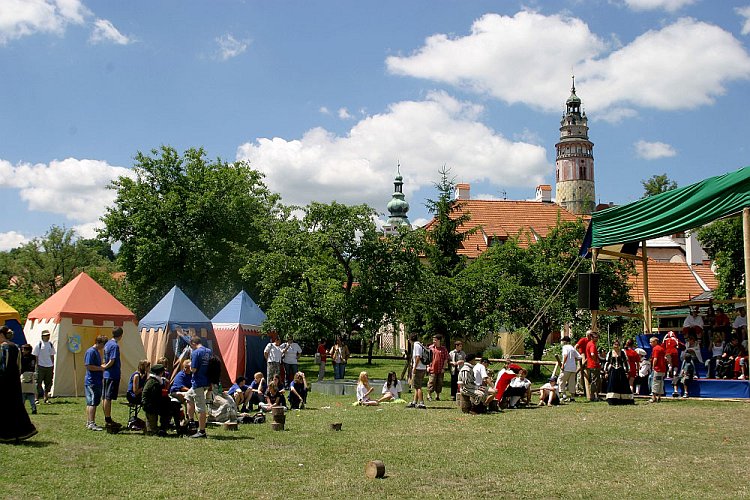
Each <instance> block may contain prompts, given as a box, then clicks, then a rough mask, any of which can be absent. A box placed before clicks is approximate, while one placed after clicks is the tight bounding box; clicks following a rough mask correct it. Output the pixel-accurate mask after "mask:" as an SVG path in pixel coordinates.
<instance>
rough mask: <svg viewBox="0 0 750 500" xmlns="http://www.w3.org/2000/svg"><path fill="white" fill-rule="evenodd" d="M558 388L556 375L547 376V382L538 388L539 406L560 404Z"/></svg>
mask: <svg viewBox="0 0 750 500" xmlns="http://www.w3.org/2000/svg"><path fill="white" fill-rule="evenodd" d="M559 391H560V389H559V388H558V387H557V377H555V376H554V375H553V376H551V377H550V378H549V382H547V383H546V384H544V385H543V386H542V387H540V388H539V406H557V405H559V404H560V393H559Z"/></svg>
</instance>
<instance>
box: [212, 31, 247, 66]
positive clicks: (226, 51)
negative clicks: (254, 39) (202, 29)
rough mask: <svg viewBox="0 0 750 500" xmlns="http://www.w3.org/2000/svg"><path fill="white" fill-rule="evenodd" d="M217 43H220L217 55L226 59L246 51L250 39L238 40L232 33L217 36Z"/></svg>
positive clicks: (223, 59)
mask: <svg viewBox="0 0 750 500" xmlns="http://www.w3.org/2000/svg"><path fill="white" fill-rule="evenodd" d="M216 43H217V44H218V45H219V51H218V53H217V57H218V58H219V59H221V60H222V61H226V60H228V59H231V58H233V57H237V56H238V55H240V54H242V53H243V52H245V51H246V50H247V46H248V45H249V44H250V40H238V39H236V38H235V37H234V36H232V35H231V34H226V35H222V36H220V37H219V38H217V39H216Z"/></svg>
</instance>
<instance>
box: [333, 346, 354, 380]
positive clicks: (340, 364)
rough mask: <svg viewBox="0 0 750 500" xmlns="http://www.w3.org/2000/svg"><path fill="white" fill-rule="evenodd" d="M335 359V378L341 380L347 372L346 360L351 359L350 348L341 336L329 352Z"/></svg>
mask: <svg viewBox="0 0 750 500" xmlns="http://www.w3.org/2000/svg"><path fill="white" fill-rule="evenodd" d="M329 354H330V355H331V360H332V361H333V378H334V379H335V380H341V379H343V378H344V376H345V374H346V362H347V361H348V360H349V348H348V347H347V346H346V344H345V343H344V341H343V339H342V338H341V337H336V343H335V344H333V347H331V351H330V352H329Z"/></svg>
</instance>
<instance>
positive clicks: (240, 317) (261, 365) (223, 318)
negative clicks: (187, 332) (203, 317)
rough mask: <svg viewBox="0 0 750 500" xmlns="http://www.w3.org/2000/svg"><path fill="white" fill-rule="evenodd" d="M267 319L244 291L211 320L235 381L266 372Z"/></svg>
mask: <svg viewBox="0 0 750 500" xmlns="http://www.w3.org/2000/svg"><path fill="white" fill-rule="evenodd" d="M265 320H266V313H264V312H263V310H261V308H260V307H258V304H256V303H255V302H254V301H253V299H252V298H251V297H250V295H248V294H247V292H245V291H244V290H242V291H241V292H240V293H238V294H237V295H236V296H235V297H234V298H233V299H232V300H231V301H229V303H228V304H227V305H226V306H224V309H222V310H221V311H219V313H218V314H217V315H216V316H214V317H213V319H212V320H211V322H212V323H213V325H214V333H215V334H216V341H217V342H218V344H219V349H220V350H221V356H222V358H223V360H224V365H225V366H226V368H227V372H228V373H229V377H230V378H231V379H232V380H235V379H236V378H237V377H239V376H240V375H244V376H245V377H248V378H251V377H252V376H253V374H254V373H256V372H261V373H263V374H265V373H266V360H265V358H264V357H263V350H264V349H265V347H266V344H268V337H265V336H263V335H262V334H261V325H262V324H263V322H264V321H265Z"/></svg>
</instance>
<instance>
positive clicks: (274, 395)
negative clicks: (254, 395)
mask: <svg viewBox="0 0 750 500" xmlns="http://www.w3.org/2000/svg"><path fill="white" fill-rule="evenodd" d="M278 383H279V382H278V381H277V380H276V379H274V381H273V382H271V383H270V384H268V390H267V391H266V402H265V403H261V404H260V409H261V410H263V411H269V410H270V409H271V408H272V407H274V406H283V407H284V408H286V398H285V397H284V393H283V392H282V391H280V390H279V386H278Z"/></svg>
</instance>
